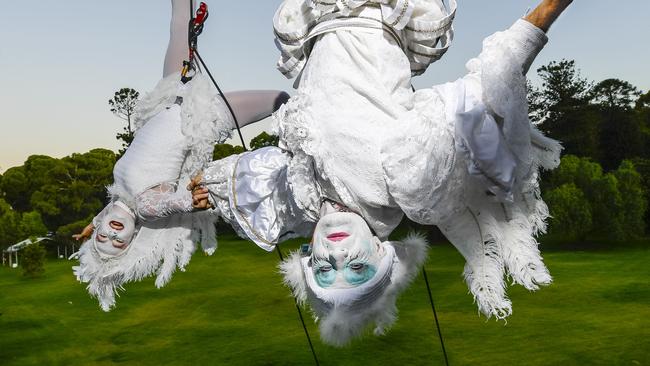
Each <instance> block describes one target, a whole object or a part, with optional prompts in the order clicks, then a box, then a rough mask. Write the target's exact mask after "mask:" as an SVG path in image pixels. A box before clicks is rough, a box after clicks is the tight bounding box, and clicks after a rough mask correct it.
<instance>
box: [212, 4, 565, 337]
mask: <svg viewBox="0 0 650 366" xmlns="http://www.w3.org/2000/svg"><path fill="white" fill-rule="evenodd" d="M455 7H456V2H455V1H453V0H452V1H450V8H451V9H446V8H445V6H444V5H443V3H442V2H441V1H439V0H391V1H363V0H338V1H336V2H321V1H311V0H286V1H284V2H283V3H282V5H281V6H280V8H279V10H278V12H277V13H276V16H275V19H274V25H275V33H276V37H277V42H276V43H277V44H278V45H279V47H280V50H281V51H282V57H281V59H280V61H279V63H278V67H279V69H280V71H282V72H283V73H284V74H285V75H286V76H288V77H294V76H297V77H298V80H297V82H296V86H297V89H298V93H297V95H295V96H294V97H292V98H291V100H290V101H289V103H287V104H286V105H285V106H283V107H282V108H281V109H280V111H279V112H277V113H276V114H275V116H274V129H275V132H276V133H277V134H278V135H279V137H280V148H281V149H274V148H268V149H263V150H258V151H255V152H251V153H245V154H242V155H240V156H238V157H231V158H230V159H227V160H224V161H220V162H215V163H213V164H212V165H211V166H209V168H208V174H207V175H208V176H209V177H210V179H209V180H208V181H207V183H208V187H209V188H210V192H211V199H212V202H213V204H214V205H215V206H216V207H217V209H216V210H217V211H219V213H220V214H221V215H223V216H225V217H230V219H231V222H233V223H234V224H235V226H238V227H240V228H241V229H242V230H243V231H244V232H245V233H246V234H247V236H248V237H249V238H250V239H251V240H253V241H254V242H256V243H257V244H258V245H259V246H260V247H262V248H264V249H266V250H272V249H273V248H274V244H275V243H278V242H280V241H282V240H284V239H285V238H288V237H293V236H296V235H301V236H309V235H310V232H312V231H313V228H314V225H315V224H316V222H318V220H319V218H320V214H319V210H320V205H321V203H322V201H323V199H327V200H331V201H335V202H339V203H340V204H341V205H343V206H345V207H347V208H349V210H351V211H353V212H357V213H359V214H360V215H361V216H362V217H363V218H364V219H365V220H366V221H367V223H368V225H369V226H370V227H371V228H372V229H373V230H374V232H375V233H376V235H377V237H379V238H380V239H381V240H386V238H387V236H388V234H389V233H390V232H391V231H392V230H393V229H394V228H395V227H396V226H397V225H398V223H399V222H400V221H401V219H402V218H403V215H404V214H406V216H408V217H409V218H410V219H411V220H413V221H416V222H418V223H421V224H427V225H437V226H438V227H440V228H441V230H442V231H443V233H444V234H445V235H446V236H447V238H448V239H449V240H450V241H451V242H452V243H453V245H454V246H455V247H456V248H457V249H458V250H459V251H460V252H461V254H462V255H463V256H464V257H465V259H466V261H467V264H466V267H465V280H466V282H467V284H468V286H469V289H470V291H471V293H472V294H473V295H474V297H475V300H476V302H477V304H478V307H479V310H480V311H481V312H482V313H483V314H485V315H486V316H488V317H491V316H494V317H496V318H498V319H502V318H505V317H507V316H508V315H509V314H510V313H511V311H512V310H511V309H512V308H511V303H510V301H509V299H508V298H507V296H506V293H505V287H506V283H505V278H504V277H505V275H507V276H509V277H510V278H511V279H512V280H513V282H515V283H518V284H521V285H523V286H524V287H526V288H527V289H529V290H536V289H538V287H539V286H540V285H545V284H548V283H550V282H551V276H550V274H549V272H548V270H547V268H546V266H545V265H544V263H543V262H542V258H541V256H540V252H539V250H538V248H537V246H538V243H537V241H536V240H535V235H537V234H538V233H540V232H544V230H545V228H546V225H545V219H546V218H547V217H548V209H547V207H546V205H545V204H544V202H543V201H542V199H541V197H540V191H539V185H538V172H539V170H540V169H542V168H543V169H552V168H554V167H556V166H557V164H558V163H559V153H560V150H561V146H560V144H559V143H558V142H556V141H553V140H551V139H548V138H546V137H544V136H543V135H542V134H541V133H540V132H539V131H538V130H537V129H536V128H535V127H534V126H532V125H531V124H530V122H529V119H528V113H527V101H526V78H525V73H526V72H527V71H528V68H529V67H530V65H531V63H532V61H533V59H534V58H535V56H536V55H537V54H538V53H539V51H540V50H541V49H542V47H543V46H544V45H545V43H546V42H547V37H546V35H545V33H544V32H543V31H542V30H540V29H539V28H537V27H535V26H534V25H532V24H531V23H529V22H527V21H524V20H518V21H517V22H516V23H515V24H514V25H513V26H512V27H511V28H510V29H508V30H506V31H503V32H498V33H496V34H494V35H492V36H490V37H488V38H487V39H486V40H485V41H484V43H483V51H482V52H481V54H480V55H479V56H478V57H477V58H475V59H472V60H470V61H469V62H468V63H467V68H468V70H469V73H468V74H467V76H465V77H463V78H461V79H459V80H457V81H455V82H452V83H447V84H444V85H439V86H434V87H433V88H430V89H424V90H419V91H415V92H414V91H412V89H411V76H412V75H417V74H420V73H422V72H423V71H424V70H425V69H426V67H427V66H428V65H429V64H430V63H432V62H433V61H435V60H437V59H438V58H439V57H441V56H442V54H443V53H444V52H445V50H446V49H447V47H449V45H450V42H451V39H452V35H453V31H452V27H451V22H452V19H453V17H454V12H455ZM410 263H419V261H418V260H410ZM282 271H283V273H284V274H285V280H286V282H287V283H288V284H289V285H290V286H291V287H292V288H293V290H294V293H295V294H296V295H297V296H298V298H299V299H301V300H305V299H307V300H308V301H309V302H310V304H311V305H312V308H313V309H314V311H315V313H316V314H317V316H318V317H320V318H321V319H326V318H328V314H330V313H329V312H327V311H325V312H324V311H323V310H322V309H323V307H322V306H321V305H320V304H319V300H314V301H312V299H315V297H314V296H309V294H317V293H318V291H311V292H310V291H309V290H308V288H309V287H310V286H309V284H310V283H312V284H313V281H310V280H309V278H308V276H309V273H308V271H305V270H304V263H303V265H299V258H298V256H297V255H293V256H292V258H291V259H290V260H289V261H288V262H287V263H285V264H283V266H282ZM305 286H306V287H305ZM393 303H394V302H393ZM384 305H386V303H384ZM388 307H389V308H391V309H392V307H390V306H388ZM328 311H334V312H336V306H335V307H334V310H332V309H330V310H328ZM332 314H333V313H332ZM350 316H353V315H352V314H350ZM330 319H338V320H336V321H335V322H334V323H336V324H340V323H345V322H346V321H345V320H341V319H340V318H339V317H338V316H335V317H333V318H330ZM350 319H352V318H350ZM348 320H349V319H348ZM324 323H326V324H330V323H329V322H328V321H324ZM363 323H364V324H367V323H368V321H365V322H363ZM379 323H381V321H379ZM351 324H356V325H357V326H358V325H359V322H356V321H352V322H351ZM322 326H323V327H324V328H323V330H324V332H325V333H327V335H325V338H326V340H328V341H330V342H331V343H335V344H339V343H341V342H345V341H346V340H347V339H349V336H350V332H351V330H350V329H344V330H341V332H340V334H338V335H335V336H332V335H331V334H332V333H331V329H340V328H338V327H336V326H334V327H332V328H330V326H329V325H322ZM355 327H356V326H355ZM357 331H358V329H356V330H354V331H352V333H355V332H357ZM341 340H343V341H341Z"/></svg>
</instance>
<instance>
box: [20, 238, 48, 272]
mask: <svg viewBox="0 0 650 366" xmlns="http://www.w3.org/2000/svg"><path fill="white" fill-rule="evenodd" d="M32 240H33V239H32ZM21 253H22V255H23V258H22V259H23V260H22V263H21V265H22V267H23V275H24V276H26V277H37V276H40V275H42V274H43V273H44V272H45V248H44V247H43V246H42V245H41V244H40V243H36V244H31V245H28V246H27V247H26V248H25V249H23V250H22V252H21Z"/></svg>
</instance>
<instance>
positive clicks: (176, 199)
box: [136, 182, 194, 221]
mask: <svg viewBox="0 0 650 366" xmlns="http://www.w3.org/2000/svg"><path fill="white" fill-rule="evenodd" d="M136 210H137V215H138V218H140V219H142V220H145V221H146V220H156V219H160V218H163V217H169V216H171V215H176V214H183V213H189V212H192V211H193V210H194V209H193V207H192V193H191V192H190V191H188V190H186V189H183V188H181V189H177V184H176V183H175V182H172V183H163V184H160V185H158V186H156V187H153V188H149V189H147V190H145V191H144V192H142V194H140V195H139V196H138V199H137V206H136Z"/></svg>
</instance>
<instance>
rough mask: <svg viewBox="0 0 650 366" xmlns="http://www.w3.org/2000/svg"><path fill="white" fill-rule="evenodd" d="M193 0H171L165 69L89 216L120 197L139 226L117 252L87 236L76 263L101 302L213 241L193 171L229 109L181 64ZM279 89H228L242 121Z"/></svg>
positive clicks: (262, 112) (229, 122) (222, 136)
mask: <svg viewBox="0 0 650 366" xmlns="http://www.w3.org/2000/svg"><path fill="white" fill-rule="evenodd" d="M189 7H190V0H172V24H171V35H170V43H169V47H168V50H167V55H166V57H165V70H164V75H165V77H164V78H163V79H162V80H161V81H160V82H159V83H158V85H157V86H156V87H155V88H154V90H153V91H152V92H151V93H149V94H147V95H146V96H145V97H144V98H143V99H142V100H140V101H139V102H138V104H137V107H136V111H135V118H134V127H135V136H134V140H133V142H132V143H131V144H130V146H129V147H128V149H127V151H126V152H125V154H124V155H123V156H122V158H121V159H120V160H119V161H118V162H117V163H116V164H115V167H114V169H113V179H114V184H113V185H111V186H110V187H108V190H109V194H110V196H111V203H109V205H107V206H106V208H105V209H104V210H103V211H102V212H101V213H100V214H99V215H97V217H96V218H95V219H94V220H93V223H94V226H95V227H98V226H99V225H98V221H99V220H101V218H102V216H103V215H104V214H105V212H106V210H107V209H108V208H110V207H111V205H112V204H113V202H117V201H119V202H120V203H121V204H124V205H126V206H128V207H129V208H130V210H131V211H133V212H134V214H135V216H137V233H136V234H135V235H134V237H133V238H132V239H131V242H130V244H129V245H128V246H127V247H126V249H125V250H124V252H122V253H120V254H119V255H118V256H107V255H102V253H100V252H99V251H98V250H97V248H96V246H94V245H93V243H94V239H93V238H91V239H90V240H88V241H87V242H86V243H84V245H83V246H82V247H81V249H80V251H79V254H78V255H79V259H80V265H79V266H78V267H75V268H74V272H75V275H76V276H77V278H78V279H79V280H80V281H81V282H88V283H89V285H88V290H89V292H90V293H91V294H92V295H93V296H95V297H97V298H98V300H99V302H100V306H101V307H102V309H104V310H106V311H108V310H109V309H110V308H111V307H112V306H114V304H115V291H116V289H118V288H120V287H121V286H122V284H124V283H126V282H129V281H134V280H140V279H142V278H144V277H147V276H149V275H152V274H154V273H155V274H156V275H157V278H156V286H157V287H161V286H163V285H165V284H166V283H167V282H168V281H169V280H170V279H171V276H172V274H173V272H174V271H175V270H176V268H179V269H181V270H183V269H184V267H185V266H186V265H187V263H188V262H189V260H190V258H191V256H192V254H193V253H194V251H195V250H196V243H197V242H201V246H202V247H203V250H204V251H205V252H206V253H208V254H212V253H213V252H214V251H215V249H216V246H217V240H216V231H215V226H214V225H215V221H216V219H217V217H215V216H214V215H211V214H209V213H207V212H201V211H199V212H193V208H192V195H191V192H189V191H188V190H186V189H185V187H186V185H187V184H188V183H189V181H190V179H191V177H192V176H194V175H195V174H196V173H198V172H199V171H201V170H202V169H203V167H204V166H205V164H206V163H207V162H209V161H210V160H211V159H212V152H213V150H214V145H215V144H216V143H221V142H223V141H225V140H226V139H227V138H228V137H229V136H230V134H231V131H232V130H233V128H234V126H235V125H234V123H233V118H232V115H231V113H230V111H229V109H228V108H227V106H226V104H225V102H224V100H223V99H222V98H221V97H220V96H219V94H218V92H217V90H216V88H215V87H214V86H213V85H212V84H211V82H210V80H209V79H208V77H207V76H204V75H203V74H202V73H197V74H196V75H195V76H194V77H193V78H192V80H191V81H189V82H188V83H186V84H183V83H182V82H181V76H180V72H175V71H174V70H178V69H180V66H181V64H182V60H183V59H184V58H185V57H186V53H187V27H188V22H189V12H188V9H189ZM281 96H282V93H280V92H276V91H242V92H234V93H228V95H227V97H228V98H229V100H230V102H231V104H232V106H233V109H234V113H235V114H236V115H237V117H238V118H239V120H240V122H241V124H242V125H245V124H248V123H252V122H255V121H257V120H259V119H261V118H265V117H267V116H268V115H270V113H272V111H274V110H275V109H277V106H275V104H276V103H277V100H278V98H279V97H281Z"/></svg>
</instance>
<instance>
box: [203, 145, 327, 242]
mask: <svg viewBox="0 0 650 366" xmlns="http://www.w3.org/2000/svg"><path fill="white" fill-rule="evenodd" d="M290 160H291V158H290V156H289V155H288V154H287V153H286V152H284V151H283V150H281V149H279V148H275V147H267V148H262V149H258V150H255V151H251V152H247V153H243V154H240V155H238V156H233V157H229V158H227V160H224V161H220V162H215V163H212V164H211V166H210V167H209V168H208V169H207V170H206V175H205V182H206V185H207V187H208V189H209V191H210V196H211V202H212V203H213V205H214V206H215V207H216V209H217V210H218V211H219V214H220V215H221V216H222V217H224V218H225V219H226V220H227V221H229V222H230V223H231V225H233V227H234V228H235V229H236V230H240V231H241V232H243V233H244V234H245V235H246V237H248V238H249V239H250V240H252V241H253V242H254V243H255V244H257V245H258V246H259V247H260V248H262V249H264V250H267V251H271V250H273V249H274V248H275V245H276V244H277V243H279V242H281V241H284V240H287V239H290V238H294V237H308V236H310V235H311V232H312V230H313V227H314V220H313V219H312V218H309V217H307V216H306V214H305V213H304V212H303V210H301V209H300V208H299V206H298V205H297V204H296V202H295V199H294V195H293V192H292V187H291V185H290V183H289V179H288V178H287V170H288V166H289V163H290Z"/></svg>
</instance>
